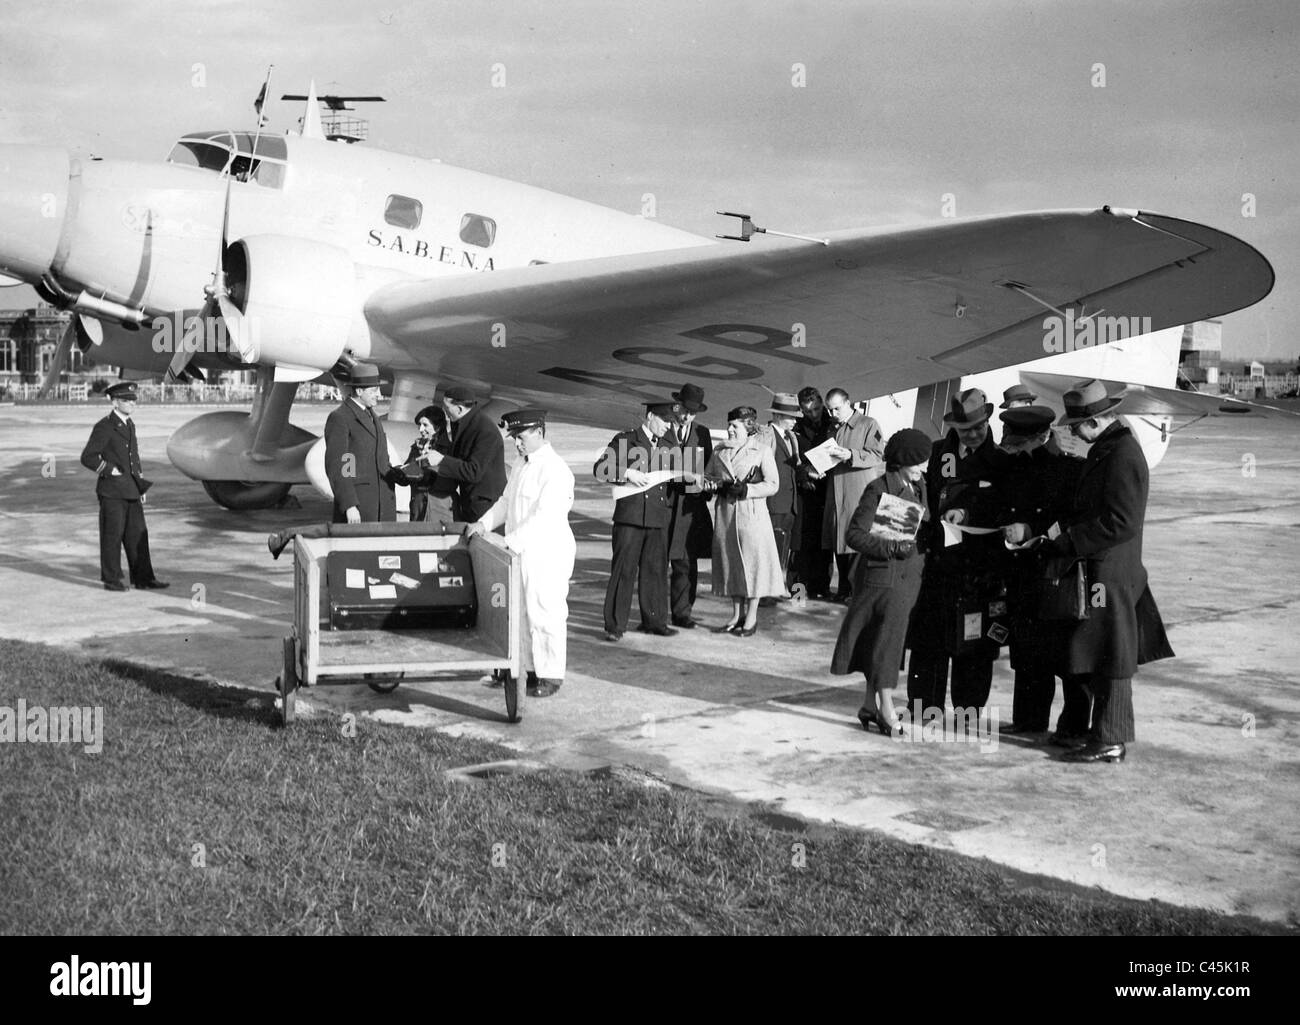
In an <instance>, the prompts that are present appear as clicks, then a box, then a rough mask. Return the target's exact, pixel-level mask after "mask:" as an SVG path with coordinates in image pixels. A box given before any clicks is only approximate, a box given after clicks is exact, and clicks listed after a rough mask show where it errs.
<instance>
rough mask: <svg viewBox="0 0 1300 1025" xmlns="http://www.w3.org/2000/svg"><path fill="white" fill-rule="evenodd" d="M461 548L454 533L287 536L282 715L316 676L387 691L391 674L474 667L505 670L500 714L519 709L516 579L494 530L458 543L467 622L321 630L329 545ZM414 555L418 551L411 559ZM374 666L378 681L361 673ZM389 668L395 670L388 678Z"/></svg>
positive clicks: (517, 714)
mask: <svg viewBox="0 0 1300 1025" xmlns="http://www.w3.org/2000/svg"><path fill="white" fill-rule="evenodd" d="M456 547H461V548H464V547H466V546H465V542H464V541H463V539H462V538H460V537H459V536H456V535H443V536H440V535H436V534H405V535H391V534H390V535H375V536H347V537H319V538H307V537H301V536H299V537H295V538H294V539H293V561H294V570H293V575H294V586H293V590H294V616H293V631H292V633H290V634H289V635H288V636H287V637H285V639H284V671H283V672H282V673H281V676H280V697H281V699H282V710H283V711H282V714H283V719H284V723H285V725H286V726H287V725H288V724H289V723H291V722H293V718H294V700H295V693H296V691H297V689H298V688H299V687H303V686H306V687H312V686H317V685H321V684H326V683H360V682H363V681H364V682H367V683H370V684H371V686H372V687H373V689H375V690H378V691H380V692H387V691H389V690H392V689H393V688H395V687H396V686H397V684H398V683H399V682H400V681H401V679H408V680H409V679H418V678H428V677H430V676H431V675H433V674H436V673H449V672H462V673H464V672H475V671H477V672H484V671H491V672H492V673H493V674H494V675H495V676H497V677H498V678H501V677H502V676H504V677H505V680H504V685H505V699H506V718H507V719H508V720H509V721H510V722H512V723H517V722H518V721H519V720H520V719H521V718H522V717H523V699H524V692H525V686H524V680H523V678H522V677H523V672H522V668H523V650H524V648H523V645H524V644H525V643H527V639H526V638H525V637H524V636H523V616H522V615H521V612H520V610H521V609H522V607H523V605H522V601H523V598H522V588H521V579H520V570H519V556H518V554H517V553H515V552H512V551H511V550H510V549H509V548H507V547H506V545H505V542H504V541H502V540H501V538H500V537H498V536H497V535H495V534H478V535H475V536H474V537H472V538H471V539H470V540H469V543H468V550H469V556H470V562H471V565H472V566H473V570H474V593H475V597H476V600H477V605H478V613H477V618H476V622H475V625H474V626H473V627H471V628H462V629H455V630H450V629H427V630H426V629H416V630H389V629H360V630H356V629H349V630H332V629H330V616H329V608H328V597H327V594H326V592H325V588H324V586H323V585H324V576H325V564H326V560H327V559H328V558H329V556H330V554H331V553H334V552H340V551H346V552H384V553H392V552H399V553H405V552H415V553H430V555H431V557H432V558H433V559H434V560H436V553H437V552H441V551H446V550H448V549H451V548H456ZM421 561H423V560H421ZM376 674H382V675H384V676H387V677H389V679H387V680H385V681H380V680H369V679H366V677H367V676H373V675H376ZM393 677H397V680H396V681H394V679H393Z"/></svg>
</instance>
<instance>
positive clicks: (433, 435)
mask: <svg viewBox="0 0 1300 1025" xmlns="http://www.w3.org/2000/svg"><path fill="white" fill-rule="evenodd" d="M415 426H416V428H417V430H419V432H420V433H419V436H418V437H417V438H416V439H415V441H414V442H413V443H412V444H411V451H410V453H408V455H407V457H406V462H405V464H403V466H402V472H403V473H404V474H405V475H406V479H407V481H408V482H409V483H410V485H411V522H412V523H419V522H424V523H451V522H452V512H451V503H452V496H453V495H455V494H456V482H455V481H454V480H448V479H447V478H446V477H439V476H438V474H437V471H435V470H431V469H429V467H428V466H425V465H424V464H423V463H421V462H420V461H419V460H420V457H421V456H423V455H424V454H425V453H426V452H440V453H442V454H443V455H446V454H447V453H448V452H450V451H451V435H450V432H449V431H448V429H447V414H446V413H445V412H444V411H443V410H442V407H441V406H425V407H424V408H423V409H422V410H420V411H419V412H418V413H417V414H416V415H415Z"/></svg>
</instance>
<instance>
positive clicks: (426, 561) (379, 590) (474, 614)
mask: <svg viewBox="0 0 1300 1025" xmlns="http://www.w3.org/2000/svg"><path fill="white" fill-rule="evenodd" d="M325 593H326V601H327V602H328V604H329V625H330V629H331V630H430V629H443V628H446V629H468V628H471V627H473V626H474V624H475V622H476V621H477V618H478V601H477V598H476V597H475V592H474V568H473V566H472V564H471V563H470V557H469V549H467V548H459V547H458V548H449V549H446V550H444V551H430V552H410V551H407V552H396V551H394V552H384V551H372V552H346V551H343V552H331V553H330V554H329V555H328V556H327V557H326V560H325Z"/></svg>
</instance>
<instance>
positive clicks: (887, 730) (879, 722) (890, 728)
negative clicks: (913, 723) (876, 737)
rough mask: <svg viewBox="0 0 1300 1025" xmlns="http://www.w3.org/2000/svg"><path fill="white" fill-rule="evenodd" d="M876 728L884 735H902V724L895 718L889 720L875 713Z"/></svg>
mask: <svg viewBox="0 0 1300 1025" xmlns="http://www.w3.org/2000/svg"><path fill="white" fill-rule="evenodd" d="M876 729H878V730H879V731H880V733H881V735H882V736H885V737H901V736H902V735H903V724H902V723H900V722H898V721H897V720H895V721H894V722H892V723H891V722H890V721H889V720H888V719H886V718H885V717H884V716H883V715H880V714H879V713H877V714H876Z"/></svg>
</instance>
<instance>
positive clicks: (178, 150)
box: [167, 132, 288, 189]
mask: <svg viewBox="0 0 1300 1025" xmlns="http://www.w3.org/2000/svg"><path fill="white" fill-rule="evenodd" d="M255 140H256V141H255ZM254 146H256V152H254ZM287 156H288V148H287V147H286V146H285V143H284V139H283V138H281V137H280V136H278V135H260V136H254V135H253V133H252V132H197V133H195V134H194V135H187V136H185V138H183V139H181V140H180V142H178V143H177V144H176V145H175V146H174V147H173V148H172V151H171V153H170V155H169V156H168V157H167V160H168V162H169V163H173V164H181V165H183V166H185V167H200V168H203V169H204V170H205V171H216V172H218V173H225V172H229V173H230V174H231V175H232V176H233V177H234V178H236V179H237V180H239V181H252V182H256V183H257V184H258V185H264V186H266V187H267V188H272V189H278V188H281V187H283V185H284V169H285V166H286V162H287V160H286V158H287Z"/></svg>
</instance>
